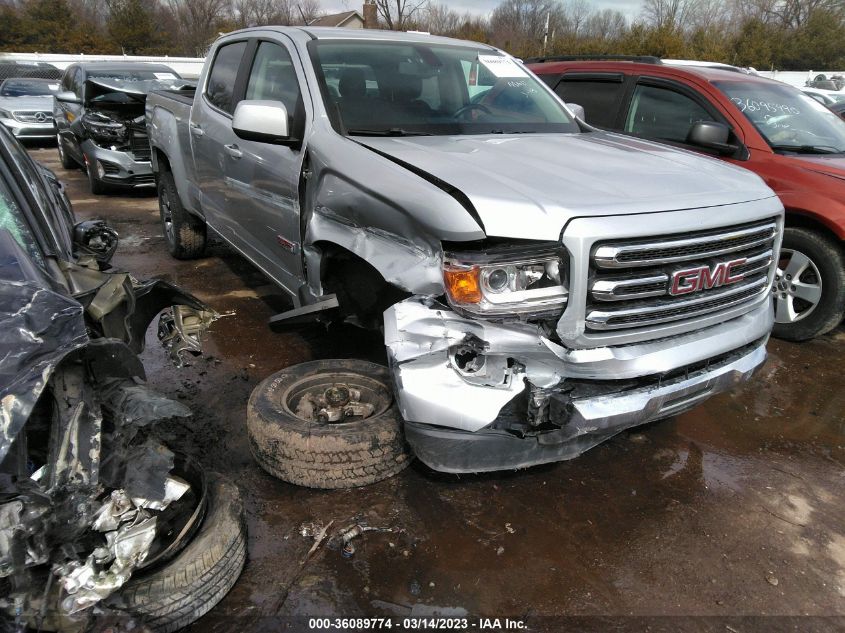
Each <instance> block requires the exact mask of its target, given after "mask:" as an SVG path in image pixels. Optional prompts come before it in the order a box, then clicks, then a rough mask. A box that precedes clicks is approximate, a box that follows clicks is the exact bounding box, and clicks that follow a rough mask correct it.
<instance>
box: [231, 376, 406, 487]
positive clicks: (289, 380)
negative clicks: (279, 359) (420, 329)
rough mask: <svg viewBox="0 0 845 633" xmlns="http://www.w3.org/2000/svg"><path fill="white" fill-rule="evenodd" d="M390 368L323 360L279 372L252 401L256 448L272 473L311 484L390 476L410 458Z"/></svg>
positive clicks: (352, 482)
mask: <svg viewBox="0 0 845 633" xmlns="http://www.w3.org/2000/svg"><path fill="white" fill-rule="evenodd" d="M389 385H390V375H389V372H388V370H387V368H386V367H382V366H381V365H375V364H373V363H368V362H365V361H359V360H321V361H313V362H310V363H302V364H300V365H294V366H293V367H288V368H287V369H284V370H282V371H280V372H277V373H275V374H273V375H272V376H270V377H269V378H267V379H266V380H265V381H264V382H262V383H261V384H259V385H258V386H257V387H256V388H255V390H254V391H253V392H252V395H251V396H250V398H249V403H248V404H247V414H246V419H247V431H248V433H249V444H250V448H251V449H252V454H253V456H254V457H255V459H256V461H258V463H259V464H260V465H261V467H262V468H263V469H264V470H266V471H267V472H268V473H270V474H271V475H273V476H275V477H278V478H279V479H282V480H283V481H287V482H289V483H292V484H296V485H299V486H307V487H309V488H352V487H356V486H365V485H367V484H371V483H375V482H377V481H381V480H382V479H387V478H388V477H390V476H392V475H395V474H396V473H398V472H400V471H401V470H403V469H404V468H405V467H406V466H408V464H409V463H410V461H411V456H410V454H409V453H408V451H407V448H406V445H405V438H404V435H403V433H402V418H401V415H400V414H399V410H398V408H397V407H396V404H395V402H394V400H393V393H392V391H391V389H390V386H389Z"/></svg>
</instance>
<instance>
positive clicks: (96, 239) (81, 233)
mask: <svg viewBox="0 0 845 633" xmlns="http://www.w3.org/2000/svg"><path fill="white" fill-rule="evenodd" d="M117 242H118V236H117V231H115V230H114V229H113V228H111V227H110V226H108V225H107V224H106V223H105V222H103V221H102V220H85V221H84V222H80V223H79V224H77V225H76V226H74V227H73V243H74V244H75V245H76V247H77V249H78V250H79V252H80V253H84V254H86V255H92V256H93V257H94V259H96V260H97V261H98V262H102V263H103V264H106V263H108V262H109V261H111V258H112V255H114V252H115V251H116V250H117Z"/></svg>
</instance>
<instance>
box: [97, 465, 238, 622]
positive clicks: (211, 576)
mask: <svg viewBox="0 0 845 633" xmlns="http://www.w3.org/2000/svg"><path fill="white" fill-rule="evenodd" d="M207 498H208V506H207V509H206V513H205V518H204V519H203V522H202V525H201V526H200V528H199V531H198V532H197V533H196V534H195V535H194V537H193V538H192V539H191V541H190V542H189V543H188V544H187V545H186V546H185V548H184V549H183V550H182V551H181V552H180V553H179V555H178V556H176V558H174V559H172V560H171V561H170V562H168V563H167V564H166V565H165V566H163V567H161V568H159V569H153V570H151V571H149V572H145V573H136V574H133V576H132V578H131V579H130V580H129V582H127V583H126V584H125V585H124V586H123V587H122V588H121V589H120V591H119V592H118V593H117V594H115V595H113V596H111V597H110V598H109V600H108V604H109V605H110V606H112V607H114V608H118V609H121V610H124V611H127V612H129V613H131V614H133V615H135V616H137V617H138V618H139V619H140V620H141V621H143V622H144V624H146V625H147V626H148V627H149V628H150V629H152V630H153V631H155V632H156V633H170V632H171V631H177V630H179V629H181V628H182V627H185V626H188V625H189V624H190V623H191V622H194V621H195V620H198V619H199V618H200V617H202V616H203V615H205V614H206V613H207V612H208V611H209V610H210V609H211V608H212V607H213V606H214V605H216V604H217V603H218V602H220V601H221V600H222V599H223V596H225V595H226V594H227V593H228V592H229V590H230V589H231V588H232V586H233V585H234V584H235V581H236V580H237V579H238V576H240V574H241V570H242V569H243V566H244V562H245V561H246V529H245V527H244V519H243V503H242V502H241V498H240V494H239V493H238V489H237V487H236V486H235V485H234V484H231V483H229V482H227V481H226V480H224V479H223V478H222V477H219V476H217V475H209V476H208V497H207Z"/></svg>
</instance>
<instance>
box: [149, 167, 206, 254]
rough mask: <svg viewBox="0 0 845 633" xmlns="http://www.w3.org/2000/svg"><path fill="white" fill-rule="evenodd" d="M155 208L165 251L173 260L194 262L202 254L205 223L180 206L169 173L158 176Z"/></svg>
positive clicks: (177, 193) (174, 183)
mask: <svg viewBox="0 0 845 633" xmlns="http://www.w3.org/2000/svg"><path fill="white" fill-rule="evenodd" d="M158 209H159V214H160V216H161V228H162V231H163V232H164V239H165V240H167V249H168V250H169V251H170V254H171V255H173V257H175V258H176V259H194V258H196V257H200V256H202V254H203V253H204V252H205V244H206V240H207V232H206V226H205V222H203V221H202V220H201V219H200V218H198V217H196V216H194V215H191V214H190V213H188V212H187V211H185V209H184V208H183V207H182V201H181V200H180V199H179V192H178V191H177V190H176V182H175V181H174V180H173V174H171V173H170V172H169V171H162V172H161V173H160V174H159V176H158Z"/></svg>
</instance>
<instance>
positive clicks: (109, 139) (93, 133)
mask: <svg viewBox="0 0 845 633" xmlns="http://www.w3.org/2000/svg"><path fill="white" fill-rule="evenodd" d="M82 125H83V127H84V128H85V130H86V131H87V132H88V135H89V136H90V137H91V140H93V141H98V142H100V143H115V142H118V141H122V140H123V138H124V137H125V136H126V126H125V125H124V124H123V123H121V122H119V121H110V120H109V119H107V118H105V117H103V116H100V115H93V116H89V115H87V114H86V115H83V117H82Z"/></svg>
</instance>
